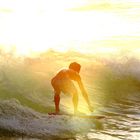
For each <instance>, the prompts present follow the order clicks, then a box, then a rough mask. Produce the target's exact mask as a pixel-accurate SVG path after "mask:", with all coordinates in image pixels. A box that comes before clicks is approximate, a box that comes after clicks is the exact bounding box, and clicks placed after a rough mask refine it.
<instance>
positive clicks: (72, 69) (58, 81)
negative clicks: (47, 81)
mask: <svg viewBox="0 0 140 140" xmlns="http://www.w3.org/2000/svg"><path fill="white" fill-rule="evenodd" d="M80 69H81V65H80V64H78V63H77V62H73V63H71V64H70V65H69V68H68V69H61V70H60V71H59V72H58V73H57V74H56V76H55V77H53V78H52V80H51V84H52V86H53V88H54V102H55V113H54V114H59V112H60V108H59V103H60V93H61V92H63V93H65V94H70V95H71V96H72V102H73V107H74V114H78V113H79V111H78V91H77V89H76V87H75V86H74V83H73V81H76V82H77V83H78V85H79V88H80V90H81V93H82V95H83V97H84V99H85V101H86V103H87V105H88V109H89V110H90V111H91V112H92V111H93V108H92V106H91V103H90V101H89V98H88V94H87V92H86V90H85V88H84V85H83V83H82V80H81V77H80V75H79V72H80Z"/></svg>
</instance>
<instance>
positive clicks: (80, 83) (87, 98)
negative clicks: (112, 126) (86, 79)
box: [78, 80, 93, 112]
mask: <svg viewBox="0 0 140 140" xmlns="http://www.w3.org/2000/svg"><path fill="white" fill-rule="evenodd" d="M78 85H79V88H80V90H81V92H82V95H83V97H84V99H85V101H86V102H87V104H88V108H89V110H90V111H91V112H92V111H93V108H92V106H91V104H90V101H89V97H88V94H87V92H86V90H85V88H84V85H83V83H82V81H81V80H79V81H78Z"/></svg>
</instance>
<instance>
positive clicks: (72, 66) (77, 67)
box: [69, 62, 81, 73]
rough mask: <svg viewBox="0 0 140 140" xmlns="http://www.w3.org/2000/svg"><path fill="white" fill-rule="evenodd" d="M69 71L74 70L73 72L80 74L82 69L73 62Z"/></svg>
mask: <svg viewBox="0 0 140 140" xmlns="http://www.w3.org/2000/svg"><path fill="white" fill-rule="evenodd" d="M69 69H72V70H74V71H76V72H78V73H79V72H80V69H81V65H80V64H78V63H77V62H72V63H70V65H69Z"/></svg>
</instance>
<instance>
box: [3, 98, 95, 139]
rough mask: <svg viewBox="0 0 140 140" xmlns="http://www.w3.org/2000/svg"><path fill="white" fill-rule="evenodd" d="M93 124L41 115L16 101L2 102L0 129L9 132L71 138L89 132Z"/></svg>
mask: <svg viewBox="0 0 140 140" xmlns="http://www.w3.org/2000/svg"><path fill="white" fill-rule="evenodd" d="M91 124H92V123H91V122H90V120H87V119H84V118H83V119H82V118H80V119H79V118H78V117H70V116H66V115H60V116H50V115H45V114H41V113H38V112H35V111H34V110H32V109H30V108H28V107H25V106H22V105H21V104H20V102H19V101H18V100H16V99H10V100H3V101H2V100H1V101H0V129H4V130H7V131H8V132H14V133H16V134H23V135H26V136H30V137H39V138H40V137H43V138H44V137H46V138H50V137H51V138H53V137H54V138H55V137H57V138H69V137H72V136H73V135H74V134H76V133H81V132H86V131H88V130H89V129H90V127H91ZM92 125H93V124H92ZM60 133H61V134H60Z"/></svg>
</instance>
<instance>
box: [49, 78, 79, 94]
mask: <svg viewBox="0 0 140 140" xmlns="http://www.w3.org/2000/svg"><path fill="white" fill-rule="evenodd" d="M51 84H52V86H53V88H54V91H55V92H58V93H60V92H63V93H64V94H73V93H75V92H77V89H76V87H75V85H74V83H73V82H72V80H70V79H68V78H63V79H57V78H53V79H52V80H51Z"/></svg>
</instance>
